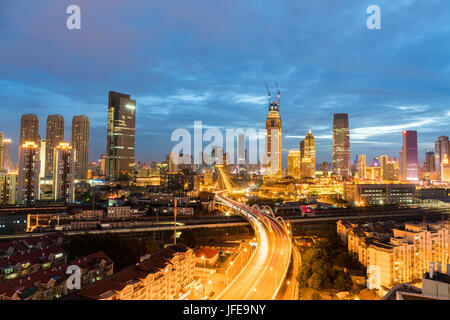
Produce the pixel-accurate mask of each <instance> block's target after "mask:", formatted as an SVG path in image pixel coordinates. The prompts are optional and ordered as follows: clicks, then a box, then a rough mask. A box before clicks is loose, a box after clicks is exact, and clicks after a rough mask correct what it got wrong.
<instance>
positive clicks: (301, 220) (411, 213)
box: [0, 209, 448, 240]
mask: <svg viewBox="0 0 450 320" xmlns="http://www.w3.org/2000/svg"><path fill="white" fill-rule="evenodd" d="M424 213H426V214H427V216H434V217H438V216H439V215H442V214H448V210H445V209H443V210H440V209H432V210H431V209H429V210H427V209H414V210H407V211H405V212H403V211H395V210H393V211H387V212H383V213H382V214H376V213H372V214H352V215H339V216H315V217H308V218H306V217H300V216H293V215H291V216H289V215H283V216H282V217H283V218H284V219H285V221H286V222H290V223H296V224H311V223H321V222H324V223H326V222H333V221H338V220H354V219H360V220H365V219H383V218H408V217H411V218H419V217H422V216H423V215H424ZM230 218H231V219H224V218H223V217H222V218H221V219H220V220H221V221H220V222H217V220H216V222H213V221H206V220H203V219H202V220H201V223H198V222H195V221H189V222H188V221H185V223H192V224H185V225H177V230H180V231H181V230H187V229H199V228H224V227H238V226H248V225H249V222H248V221H245V220H244V219H242V221H236V218H232V217H230ZM218 220H219V219H218ZM160 223H166V224H162V225H152V226H145V227H134V228H120V229H103V230H97V229H95V230H65V231H63V233H64V234H65V235H66V236H74V235H82V234H103V233H119V234H120V233H146V232H154V231H173V224H171V223H170V221H165V222H163V221H161V222H160ZM48 233H49V232H32V233H15V234H2V235H0V240H10V239H21V238H28V237H38V236H43V235H45V234H48Z"/></svg>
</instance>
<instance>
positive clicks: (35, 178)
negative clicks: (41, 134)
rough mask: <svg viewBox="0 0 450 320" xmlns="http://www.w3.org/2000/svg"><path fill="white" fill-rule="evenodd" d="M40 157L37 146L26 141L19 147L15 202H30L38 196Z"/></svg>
mask: <svg viewBox="0 0 450 320" xmlns="http://www.w3.org/2000/svg"><path fill="white" fill-rule="evenodd" d="M39 172H40V157H39V146H38V144H37V143H36V142H34V141H26V142H25V143H23V144H22V145H21V146H20V148H19V175H18V179H17V180H18V181H17V202H18V203H19V204H26V205H29V204H32V203H34V202H36V200H37V199H38V198H39Z"/></svg>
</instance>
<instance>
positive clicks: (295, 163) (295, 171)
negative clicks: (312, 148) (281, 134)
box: [288, 150, 300, 179]
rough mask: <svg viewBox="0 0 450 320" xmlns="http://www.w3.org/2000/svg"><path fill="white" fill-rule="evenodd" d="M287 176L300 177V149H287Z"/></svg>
mask: <svg viewBox="0 0 450 320" xmlns="http://www.w3.org/2000/svg"><path fill="white" fill-rule="evenodd" d="M288 176H290V177H293V178H295V179H300V150H289V154H288Z"/></svg>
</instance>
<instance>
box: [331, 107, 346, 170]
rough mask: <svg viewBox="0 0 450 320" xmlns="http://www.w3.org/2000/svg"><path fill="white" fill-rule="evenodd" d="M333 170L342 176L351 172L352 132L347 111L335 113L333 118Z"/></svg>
mask: <svg viewBox="0 0 450 320" xmlns="http://www.w3.org/2000/svg"><path fill="white" fill-rule="evenodd" d="M333 172H334V173H336V174H337V175H338V176H341V177H345V176H348V175H349V174H350V133H349V125H348V114H347V113H335V114H334V118H333Z"/></svg>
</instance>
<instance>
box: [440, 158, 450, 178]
mask: <svg viewBox="0 0 450 320" xmlns="http://www.w3.org/2000/svg"><path fill="white" fill-rule="evenodd" d="M441 180H442V181H448V182H450V163H449V158H448V156H447V155H446V154H445V155H444V159H442V163H441Z"/></svg>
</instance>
